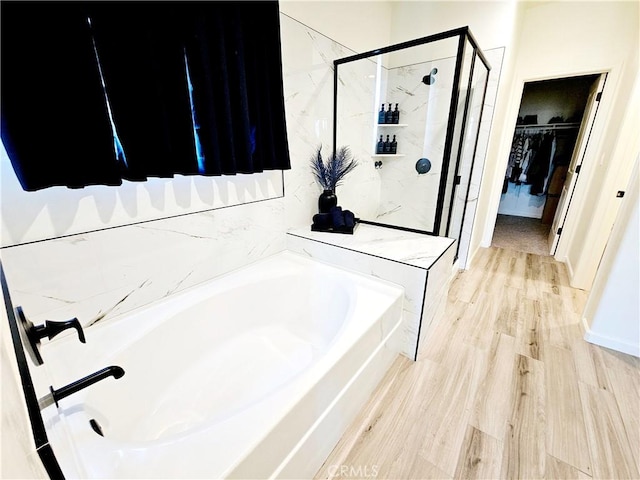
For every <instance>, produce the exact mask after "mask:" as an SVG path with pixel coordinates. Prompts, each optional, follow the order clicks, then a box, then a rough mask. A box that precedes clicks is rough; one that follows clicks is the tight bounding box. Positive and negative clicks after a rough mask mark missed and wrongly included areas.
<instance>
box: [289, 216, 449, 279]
mask: <svg viewBox="0 0 640 480" xmlns="http://www.w3.org/2000/svg"><path fill="white" fill-rule="evenodd" d="M289 234H290V235H296V236H299V237H303V238H308V239H310V240H315V241H318V242H323V243H328V244H331V245H335V246H338V247H342V248H346V249H349V250H354V251H358V252H362V253H366V254H369V255H375V256H377V257H381V258H385V259H388V260H393V261H396V262H400V263H405V264H407V265H411V266H414V267H419V268H425V269H428V268H431V266H433V264H434V263H435V261H436V260H438V258H439V257H440V256H441V255H442V253H443V252H444V251H445V250H446V249H447V248H449V247H450V246H451V245H452V244H453V243H454V241H455V240H453V239H451V238H446V237H435V236H431V235H423V234H419V233H414V232H407V231H403V230H396V229H391V228H381V227H376V226H373V225H367V224H364V223H361V224H359V225H358V227H357V229H356V234H355V235H337V234H332V233H325V232H312V231H311V230H310V229H309V228H301V229H294V230H290V231H289Z"/></svg>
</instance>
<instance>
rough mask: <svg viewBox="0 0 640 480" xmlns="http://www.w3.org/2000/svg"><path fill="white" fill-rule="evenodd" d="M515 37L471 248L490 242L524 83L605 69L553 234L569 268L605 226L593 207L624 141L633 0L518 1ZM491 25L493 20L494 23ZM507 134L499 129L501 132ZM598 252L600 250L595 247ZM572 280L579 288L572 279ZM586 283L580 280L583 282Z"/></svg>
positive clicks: (634, 28) (634, 37) (632, 63)
mask: <svg viewBox="0 0 640 480" xmlns="http://www.w3.org/2000/svg"><path fill="white" fill-rule="evenodd" d="M518 6H519V9H520V17H519V18H520V21H519V25H518V31H519V37H518V39H517V42H516V50H517V53H516V62H515V64H514V65H513V70H512V71H511V73H510V74H509V75H506V76H505V77H504V80H505V87H506V84H508V88H505V89H504V90H503V91H502V93H500V94H499V99H498V101H499V102H500V103H501V105H502V107H501V108H499V109H498V110H497V112H496V118H495V121H496V122H497V124H498V125H500V126H501V130H502V132H503V133H502V134H497V136H495V137H493V138H492V141H491V145H490V151H489V157H490V158H492V160H493V161H492V163H489V164H488V168H487V170H486V171H485V179H484V183H483V187H482V191H481V195H480V202H479V203H480V205H479V211H480V212H481V213H479V215H480V216H481V217H484V219H485V225H484V228H482V229H479V230H477V231H476V232H474V240H473V247H472V248H474V249H475V248H477V247H478V246H480V244H482V245H484V246H488V245H490V242H491V236H492V234H493V226H494V224H495V216H496V212H497V208H498V204H499V200H500V192H501V187H502V177H503V173H504V169H505V167H506V162H507V159H508V152H509V149H510V145H511V134H512V132H513V126H515V122H516V118H517V112H518V107H519V99H520V97H521V94H522V88H523V85H524V83H525V82H527V81H535V80H542V79H549V78H557V77H566V76H571V75H578V74H592V73H598V72H603V71H607V72H609V76H608V79H607V85H606V87H605V93H604V95H603V98H602V101H601V102H600V109H599V112H598V117H597V118H596V125H595V127H594V130H593V132H592V135H591V141H590V144H589V149H588V150H587V153H586V156H585V161H584V163H583V167H582V171H581V174H580V175H581V180H580V181H579V182H578V186H577V187H576V192H575V194H574V200H577V201H573V202H572V204H571V205H572V207H571V210H570V212H569V217H568V220H567V222H566V223H565V232H567V233H568V234H567V235H565V234H564V233H563V235H562V237H561V239H560V245H559V246H558V253H557V255H556V258H557V259H559V260H562V261H566V262H567V263H568V265H569V269H570V271H571V269H572V268H573V269H574V270H575V268H576V266H577V265H578V264H579V263H580V262H582V261H587V260H589V259H593V256H594V255H595V258H599V253H598V252H591V253H590V254H589V255H582V254H581V253H580V252H581V251H582V250H583V247H584V245H585V243H587V242H589V241H590V240H589V239H590V237H591V236H593V235H594V234H595V233H596V232H597V231H599V230H600V229H602V228H604V229H608V228H610V224H609V226H607V225H606V224H605V223H604V218H602V217H597V218H596V217H594V216H593V212H594V211H595V207H596V206H597V205H598V203H599V202H601V201H602V198H601V195H604V194H605V193H604V192H602V188H601V187H602V182H603V180H604V179H605V178H606V176H607V174H608V173H610V172H612V171H615V170H616V169H617V168H618V162H619V159H617V158H614V157H613V156H612V153H613V151H614V149H615V146H616V143H617V142H619V141H623V140H624V139H621V138H619V136H618V132H619V131H620V130H621V128H622V122H623V118H624V116H625V112H626V110H627V108H628V103H629V100H630V95H631V91H632V86H633V84H634V81H635V77H636V75H637V68H638V67H637V65H638V3H637V2H531V3H519V4H518ZM496 27H497V25H496ZM505 132H506V133H505ZM600 253H601V252H600ZM572 285H574V286H579V285H577V284H576V283H575V282H573V281H572ZM589 286H590V282H586V283H585V284H584V285H582V288H589Z"/></svg>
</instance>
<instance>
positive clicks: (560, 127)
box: [516, 122, 580, 130]
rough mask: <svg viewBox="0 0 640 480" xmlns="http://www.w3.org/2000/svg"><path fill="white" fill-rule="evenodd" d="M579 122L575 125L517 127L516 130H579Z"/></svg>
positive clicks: (538, 124) (537, 124)
mask: <svg viewBox="0 0 640 480" xmlns="http://www.w3.org/2000/svg"><path fill="white" fill-rule="evenodd" d="M579 126H580V123H579V122H575V123H536V124H533V125H516V130H526V129H536V130H563V129H565V128H567V129H568V128H578V127H579Z"/></svg>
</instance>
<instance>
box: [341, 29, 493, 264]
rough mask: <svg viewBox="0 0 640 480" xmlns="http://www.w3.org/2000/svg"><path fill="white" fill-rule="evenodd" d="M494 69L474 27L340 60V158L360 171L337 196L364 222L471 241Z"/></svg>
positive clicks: (346, 183)
mask: <svg viewBox="0 0 640 480" xmlns="http://www.w3.org/2000/svg"><path fill="white" fill-rule="evenodd" d="M490 68H491V67H490V65H489V63H488V61H487V60H486V58H485V56H484V55H483V53H482V51H481V50H480V49H479V47H478V45H477V43H476V41H475V40H474V38H473V36H472V34H471V32H470V31H469V28H468V27H464V28H459V29H456V30H451V31H448V32H443V33H439V34H436V35H430V36H427V37H423V38H420V39H416V40H412V41H409V42H404V43H400V44H396V45H391V46H388V47H384V48H380V49H376V50H372V51H370V52H365V53H362V54H357V55H353V56H350V57H345V58H341V59H337V60H335V61H334V125H333V127H334V131H333V145H334V149H335V148H338V147H340V146H344V145H346V146H349V147H350V148H351V150H352V152H353V154H354V156H355V157H356V158H357V159H358V161H359V163H360V167H359V168H358V170H360V171H359V172H358V174H357V175H354V176H353V178H351V179H350V180H349V182H345V186H343V187H341V188H342V192H340V193H339V194H338V195H339V197H340V198H341V200H343V199H344V200H345V204H349V205H354V209H355V211H357V213H358V216H359V217H360V219H361V221H362V222H363V223H370V224H374V225H382V226H388V227H394V228H399V229H403V230H409V231H413V232H418V233H424V234H429V235H437V236H447V237H450V238H454V239H456V240H457V241H458V242H457V244H458V246H457V247H456V248H459V244H460V238H461V236H462V235H463V231H464V232H465V233H466V234H467V235H470V233H471V225H466V224H465V217H467V218H472V216H467V211H466V210H467V201H468V197H469V189H470V185H471V181H472V176H473V175H472V174H473V168H474V157H475V154H476V149H477V142H478V134H479V131H480V119H481V118H482V109H483V104H484V99H485V95H486V91H487V83H488V77H489V70H490ZM396 104H397V106H398V113H396V112H395V106H396ZM381 107H382V109H383V111H382V112H381ZM389 109H391V111H392V112H391V113H392V114H391V115H390V114H389V112H388V110H389ZM385 114H386V115H385ZM385 116H386V118H387V121H384V120H385ZM398 117H399V118H398ZM388 119H391V121H390V122H389V121H388ZM394 136H395V142H393V138H394ZM387 139H388V141H389V144H391V143H393V147H391V145H389V147H391V148H386V145H385V144H386V143H387ZM476 176H477V177H478V178H477V179H476V181H478V182H479V175H476ZM474 178H475V177H474ZM474 205H475V204H474ZM468 223H470V221H468ZM456 257H457V251H456Z"/></svg>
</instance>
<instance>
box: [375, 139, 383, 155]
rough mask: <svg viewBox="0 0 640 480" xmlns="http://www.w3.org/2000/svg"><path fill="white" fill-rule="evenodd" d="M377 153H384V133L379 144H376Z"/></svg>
mask: <svg viewBox="0 0 640 480" xmlns="http://www.w3.org/2000/svg"><path fill="white" fill-rule="evenodd" d="M376 153H377V154H378V155H379V154H381V153H384V140H382V135H380V140H379V141H378V144H377V145H376Z"/></svg>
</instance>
